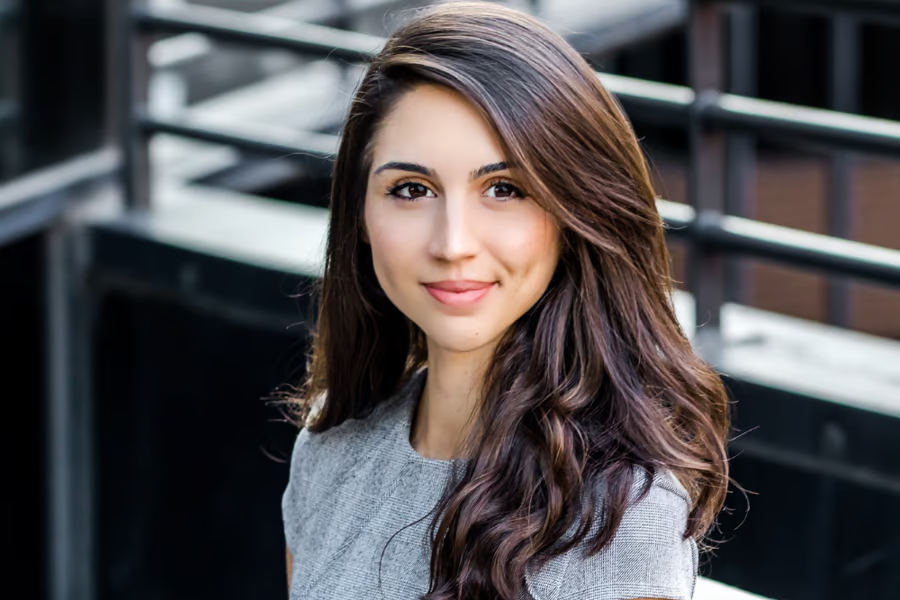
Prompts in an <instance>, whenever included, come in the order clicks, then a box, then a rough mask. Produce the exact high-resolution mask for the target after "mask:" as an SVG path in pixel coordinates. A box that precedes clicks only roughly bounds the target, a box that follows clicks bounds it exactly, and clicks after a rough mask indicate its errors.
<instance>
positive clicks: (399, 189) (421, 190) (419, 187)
mask: <svg viewBox="0 0 900 600" xmlns="http://www.w3.org/2000/svg"><path fill="white" fill-rule="evenodd" d="M388 195H389V196H393V197H395V198H402V199H404V200H418V199H419V198H433V197H434V196H435V193H434V192H433V191H431V190H430V189H428V187H427V186H426V185H424V184H421V183H416V182H415V181H406V182H404V183H401V184H399V185H395V186H394V187H392V188H388Z"/></svg>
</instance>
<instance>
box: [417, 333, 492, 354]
mask: <svg viewBox="0 0 900 600" xmlns="http://www.w3.org/2000/svg"><path fill="white" fill-rule="evenodd" d="M425 335H427V336H428V338H429V339H430V340H431V342H432V343H433V344H434V345H435V346H438V347H439V348H441V349H443V350H446V351H448V352H473V351H475V350H479V349H480V348H482V347H484V346H485V345H486V344H488V343H490V342H491V341H493V339H494V337H495V336H491V335H485V334H484V333H479V334H478V335H475V334H474V333H470V334H466V333H464V332H454V333H450V332H440V333H436V334H435V335H431V334H430V333H429V332H427V331H426V332H425Z"/></svg>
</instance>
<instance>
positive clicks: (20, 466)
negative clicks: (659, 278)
mask: <svg viewBox="0 0 900 600" xmlns="http://www.w3.org/2000/svg"><path fill="white" fill-rule="evenodd" d="M428 3H429V2H426V1H424V0H204V1H197V2H184V1H182V0H156V1H154V2H146V3H145V2H138V1H134V2H127V1H125V0H122V1H120V2H114V1H112V0H106V1H104V0H19V1H18V2H17V1H15V0H13V1H10V0H0V277H2V281H4V282H5V286H4V288H3V290H4V292H5V293H4V295H3V304H2V306H3V308H4V310H2V311H0V332H2V335H3V340H4V341H5V342H6V343H5V344H4V347H5V348H8V349H9V350H10V354H11V355H12V356H13V362H12V363H9V362H7V363H6V368H5V369H3V370H2V373H3V375H4V385H3V388H2V389H3V392H4V394H3V397H4V398H5V399H7V403H6V405H7V406H9V407H10V413H9V415H8V417H7V421H6V422H7V423H9V426H8V428H9V430H10V431H11V432H12V433H13V435H7V436H4V438H5V439H6V440H8V441H7V446H6V452H4V454H3V456H4V459H3V462H2V466H3V467H4V468H5V470H6V472H7V473H9V474H10V475H11V476H10V477H9V481H11V482H12V486H11V489H12V492H11V493H7V494H4V496H5V499H4V503H9V507H8V511H7V514H9V515H12V516H13V519H11V521H12V528H11V529H10V531H11V534H10V537H11V540H12V543H11V547H13V548H15V551H16V554H17V561H16V563H14V564H15V565H16V567H17V568H15V569H11V570H10V572H9V575H8V578H7V581H9V582H12V585H10V584H7V585H8V587H11V588H14V587H17V586H16V584H19V586H22V587H24V588H25V589H27V590H29V592H28V593H27V594H26V595H27V596H28V597H34V598H52V599H53V600H58V599H62V598H79V599H80V598H85V599H88V598H108V599H116V600H118V599H123V600H124V599H128V600H135V599H137V598H151V597H152V598H158V597H166V598H181V597H184V598H188V597H191V598H194V597H206V596H211V595H215V596H217V597H221V598H244V597H248V596H250V597H254V598H276V597H284V594H285V589H284V564H283V562H284V561H283V548H284V547H283V539H282V537H281V536H282V533H281V521H280V504H279V502H280V493H281V490H282V489H283V487H284V483H285V478H286V474H287V473H286V463H285V461H286V459H287V453H288V450H289V448H290V444H291V442H292V440H293V435H294V429H293V427H292V426H290V425H289V424H287V423H284V422H283V419H282V416H281V413H280V411H279V409H278V406H277V405H275V404H273V403H272V402H270V401H268V400H271V398H272V393H273V390H275V389H276V388H277V387H278V386H280V385H282V384H285V383H288V384H296V383H297V382H299V381H300V378H301V377H302V373H303V369H304V352H305V349H306V342H307V333H308V326H309V323H310V318H311V314H310V306H309V296H308V293H307V292H308V290H309V289H310V286H311V284H312V283H313V282H314V280H315V279H316V277H317V276H318V274H319V273H320V268H321V252H322V246H321V241H322V236H323V234H324V230H325V223H326V217H327V201H328V198H327V195H328V186H329V173H330V164H329V158H328V157H329V154H330V153H331V152H333V150H334V149H335V147H336V143H337V138H336V135H337V133H338V132H339V129H340V126H341V123H342V119H343V117H344V114H345V112H346V108H347V105H348V102H349V99H350V97H351V94H352V92H353V90H354V87H355V85H356V83H357V82H358V80H359V77H360V75H361V73H362V70H363V69H364V65H365V56H366V54H367V53H368V52H370V51H372V50H374V49H375V48H377V46H378V44H379V42H380V40H381V39H383V37H384V36H385V35H387V34H388V33H389V32H390V31H391V30H392V28H393V27H395V26H396V24H397V23H398V22H399V21H400V20H401V19H402V18H403V16H404V15H405V14H406V13H407V12H408V11H409V10H412V9H414V8H416V7H418V6H423V5H425V4H428ZM515 4H517V5H519V6H521V7H523V8H526V9H528V10H531V11H533V12H535V13H537V14H538V15H539V16H541V17H542V18H543V19H545V20H546V21H547V22H548V23H550V24H551V25H552V26H553V27H554V28H556V29H557V30H558V31H560V32H561V33H562V34H563V35H565V36H566V37H567V38H568V39H569V40H570V41H571V42H572V44H573V45H575V46H576V48H578V49H579V51H581V52H582V53H583V54H584V55H585V56H586V57H587V58H588V60H589V61H590V62H591V63H592V64H593V65H594V66H595V68H596V69H597V71H598V74H599V76H600V77H601V78H603V80H604V82H605V83H606V84H607V86H608V87H609V88H610V90H611V91H613V92H614V93H615V94H616V95H617V96H618V98H619V100H620V101H621V102H622V104H623V107H624V108H625V110H626V111H627V112H628V114H629V116H630V117H631V118H632V120H633V122H634V124H635V128H636V130H637V132H638V135H639V136H640V137H641V139H642V143H643V144H644V146H645V148H646V150H647V153H648V156H649V157H650V159H651V162H652V164H653V167H654V170H655V176H656V179H657V182H658V187H659V192H660V195H661V197H662V199H663V200H662V201H661V202H660V210H661V213H662V214H663V216H664V217H665V218H666V220H667V222H668V223H669V224H670V226H671V231H670V233H671V239H670V247H671V249H672V252H673V259H674V265H675V273H676V277H677V279H678V280H679V281H680V282H681V283H680V288H681V291H680V292H679V294H678V296H677V299H676V300H677V304H678V309H679V315H680V317H681V318H682V322H683V324H684V326H685V329H686V330H687V331H688V332H689V333H690V334H691V336H692V339H693V340H694V341H695V343H696V345H697V348H698V352H700V353H701V354H702V355H703V356H704V358H706V359H707V360H709V361H710V362H712V363H713V364H714V365H715V366H717V367H718V368H719V369H720V370H721V371H722V372H723V374H724V375H725V376H726V380H727V383H728V385H729V389H730V391H731V392H732V394H733V396H734V398H735V400H736V405H735V407H736V408H735V435H734V438H735V439H734V442H733V444H732V454H733V455H734V456H735V458H734V460H733V470H734V472H733V475H734V477H735V479H736V480H737V481H738V482H739V483H740V484H741V485H743V486H744V487H745V488H746V489H747V490H749V491H750V492H752V494H751V495H750V496H749V504H750V506H751V507H752V510H750V511H749V512H747V507H748V504H747V500H746V499H745V497H744V496H743V495H742V494H741V493H740V492H739V491H737V490H735V491H734V492H733V493H732V494H731V496H732V497H731V499H730V500H729V502H728V507H729V510H728V511H726V512H725V513H723V517H722V533H721V536H720V537H722V538H724V539H726V540H728V541H727V542H726V543H724V544H723V545H722V547H721V549H720V550H719V551H717V552H716V553H715V554H714V555H710V556H708V557H707V558H706V559H705V560H706V562H705V563H704V564H703V565H702V567H701V574H702V575H704V577H705V578H704V581H703V583H702V588H700V589H698V595H697V598H698V600H708V599H715V600H726V598H730V596H729V594H732V593H736V592H734V591H733V590H726V589H725V588H722V587H717V584H716V583H715V581H719V582H724V583H725V584H729V585H732V586H736V587H737V588H741V589H743V590H746V591H749V592H753V593H756V594H760V595H761V596H763V597H767V598H772V599H775V600H812V599H816V600H821V599H838V598H840V599H841V600H845V599H854V600H855V599H856V598H865V599H867V600H875V599H880V598H884V599H888V598H893V597H895V595H896V590H897V589H898V587H900V541H898V540H900V521H898V516H897V515H900V510H898V509H900V462H898V461H897V459H896V457H897V456H898V454H900V441H898V440H900V275H898V273H900V162H898V156H900V88H898V87H897V86H896V84H895V79H896V77H895V72H896V65H895V63H896V60H897V57H898V56H900V35H898V34H900V2H897V1H895V0H859V1H854V0H821V1H818V0H754V1H752V2H743V3H734V4H727V5H726V4H725V3H714V2H712V3H711V2H698V3H692V2H689V1H687V0H604V1H602V2H597V1H594V0H519V1H518V2H515ZM698 7H699V8H698ZM710 24H712V25H710ZM523 43H525V42H523ZM692 49H695V50H697V51H694V52H692ZM710 49H711V50H713V51H709V50H710ZM703 50H706V52H704V51H703ZM692 87H694V88H696V89H699V90H709V89H712V90H714V91H717V92H722V93H721V94H713V95H707V96H703V98H701V100H704V102H706V104H704V103H703V102H700V101H697V100H696V97H695V95H694V92H693V91H692V90H691V88H692ZM810 109H816V110H810ZM720 150H722V151H720ZM719 183H720V184H721V185H717V184H719ZM701 211H702V212H701ZM697 214H701V215H706V216H709V215H712V217H715V218H714V219H705V217H704V219H705V220H704V219H696V218H695V217H696V215H697ZM701 221H702V222H701ZM697 325H699V327H697ZM5 507H6V506H5ZM701 594H702V595H701ZM737 597H738V596H735V598H737Z"/></svg>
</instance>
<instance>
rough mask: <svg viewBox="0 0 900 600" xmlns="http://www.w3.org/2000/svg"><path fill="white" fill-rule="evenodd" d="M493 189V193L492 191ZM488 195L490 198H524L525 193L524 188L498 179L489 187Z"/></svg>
mask: <svg viewBox="0 0 900 600" xmlns="http://www.w3.org/2000/svg"><path fill="white" fill-rule="evenodd" d="M492 191H493V193H492ZM487 195H488V197H490V198H503V199H508V198H524V197H525V194H523V193H522V190H520V189H519V188H517V187H516V186H514V185H513V184H511V183H509V182H506V181H498V182H497V183H494V184H492V185H491V187H489V188H488V194H487Z"/></svg>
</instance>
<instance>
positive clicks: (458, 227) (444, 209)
mask: <svg viewBox="0 0 900 600" xmlns="http://www.w3.org/2000/svg"><path fill="white" fill-rule="evenodd" d="M436 204H437V209H436V212H435V215H434V223H433V227H432V234H431V241H430V244H429V250H430V251H431V254H432V256H434V257H435V258H437V259H439V260H442V261H446V262H458V261H460V260H465V259H467V258H471V257H472V256H475V254H476V253H477V251H478V239H477V236H476V235H475V231H474V230H473V229H472V225H473V223H472V218H473V216H474V215H473V214H472V213H473V212H474V211H473V209H472V207H470V206H468V202H467V198H466V195H465V194H464V193H456V194H446V195H444V196H443V198H442V202H439V203H436Z"/></svg>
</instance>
